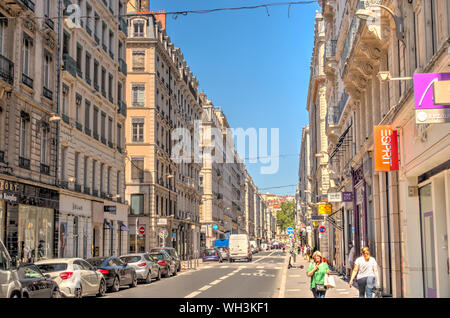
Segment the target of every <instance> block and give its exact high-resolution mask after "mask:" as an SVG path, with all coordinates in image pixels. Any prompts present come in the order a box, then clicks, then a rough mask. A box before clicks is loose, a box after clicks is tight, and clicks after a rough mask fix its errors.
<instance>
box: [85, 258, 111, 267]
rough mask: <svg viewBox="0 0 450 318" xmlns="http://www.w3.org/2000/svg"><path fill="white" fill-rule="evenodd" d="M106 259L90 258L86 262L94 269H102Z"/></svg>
mask: <svg viewBox="0 0 450 318" xmlns="http://www.w3.org/2000/svg"><path fill="white" fill-rule="evenodd" d="M105 259H106V258H89V259H87V260H86V262H88V263H89V264H91V265H92V266H94V267H101V266H102V264H103V262H104V261H105Z"/></svg>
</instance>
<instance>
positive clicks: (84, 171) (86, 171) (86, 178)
mask: <svg viewBox="0 0 450 318" xmlns="http://www.w3.org/2000/svg"><path fill="white" fill-rule="evenodd" d="M88 160H89V158H88V157H86V156H85V157H84V165H83V168H84V170H83V184H84V187H85V189H84V191H86V187H87V185H88Z"/></svg>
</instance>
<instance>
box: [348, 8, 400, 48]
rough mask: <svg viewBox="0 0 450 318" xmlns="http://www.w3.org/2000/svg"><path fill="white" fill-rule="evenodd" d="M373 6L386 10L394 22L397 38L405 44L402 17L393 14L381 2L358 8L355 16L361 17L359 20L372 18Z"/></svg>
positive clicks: (373, 13) (373, 15)
mask: <svg viewBox="0 0 450 318" xmlns="http://www.w3.org/2000/svg"><path fill="white" fill-rule="evenodd" d="M373 8H381V9H383V10H385V11H387V12H388V13H389V14H390V15H391V16H392V18H393V19H394V22H395V29H396V32H397V39H398V40H399V41H401V42H402V43H403V44H405V41H404V40H405V25H404V23H403V18H402V17H399V16H396V15H395V14H394V12H393V11H392V10H391V9H390V8H388V7H386V6H384V5H381V4H370V6H369V7H367V8H366V9H359V10H358V11H356V16H357V17H358V18H359V19H361V20H368V19H369V18H374V17H375V12H373V11H372V10H371V9H373Z"/></svg>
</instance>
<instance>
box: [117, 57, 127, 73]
mask: <svg viewBox="0 0 450 318" xmlns="http://www.w3.org/2000/svg"><path fill="white" fill-rule="evenodd" d="M119 72H121V73H122V74H123V75H127V63H125V61H124V60H123V59H121V58H119Z"/></svg>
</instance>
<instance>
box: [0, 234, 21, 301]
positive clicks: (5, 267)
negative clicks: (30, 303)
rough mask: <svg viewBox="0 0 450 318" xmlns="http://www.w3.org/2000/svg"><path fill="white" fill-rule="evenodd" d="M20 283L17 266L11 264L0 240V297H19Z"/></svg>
mask: <svg viewBox="0 0 450 318" xmlns="http://www.w3.org/2000/svg"><path fill="white" fill-rule="evenodd" d="M21 297H22V285H21V284H20V281H19V276H18V275H17V268H16V267H15V266H14V265H13V264H12V260H11V257H10V256H9V253H8V251H7V250H6V248H5V246H4V245H3V243H2V241H0V298H21Z"/></svg>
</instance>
